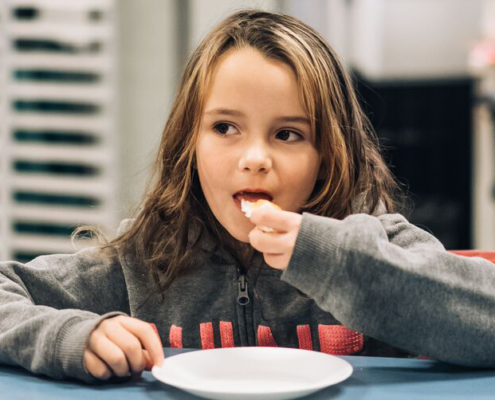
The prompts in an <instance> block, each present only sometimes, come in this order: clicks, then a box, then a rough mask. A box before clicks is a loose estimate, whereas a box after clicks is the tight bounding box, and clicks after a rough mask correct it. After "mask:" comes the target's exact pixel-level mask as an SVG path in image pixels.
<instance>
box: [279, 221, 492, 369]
mask: <svg viewBox="0 0 495 400" xmlns="http://www.w3.org/2000/svg"><path fill="white" fill-rule="evenodd" d="M282 279H284V280H285V281H287V282H288V283H290V284H291V285H293V286H295V287H296V288H298V289H299V290H301V291H303V292H305V293H306V294H308V295H309V296H311V297H312V298H314V299H315V301H316V302H317V304H318V305H319V306H320V307H321V308H322V309H324V310H326V311H328V312H330V313H332V314H333V315H334V316H335V317H336V318H337V319H338V320H339V321H340V322H341V323H342V324H344V325H345V326H347V327H348V328H350V329H353V330H356V331H359V332H362V333H363V334H365V335H368V336H371V337H374V338H376V339H378V340H381V341H384V342H386V343H389V344H391V345H393V346H396V347H399V348H402V349H404V350H407V351H409V352H411V353H413V354H422V355H427V356H431V357H436V358H438V359H441V360H444V361H447V362H451V363H455V364H460V365H467V366H479V367H494V366H495V312H494V311H495V265H493V264H492V263H491V262H489V261H486V260H483V259H481V258H467V257H462V256H458V255H454V254H451V253H448V252H447V251H445V249H444V248H443V246H442V245H441V243H440V242H439V241H438V240H437V239H435V238H434V237H433V236H432V235H430V234H429V233H427V232H425V231H423V230H421V229H419V228H417V227H415V226H414V225H412V224H410V223H408V221H407V220H406V219H405V218H404V217H402V216H401V215H398V214H384V215H382V216H379V217H374V216H369V215H364V214H358V215H352V216H349V217H347V218H345V219H344V220H342V221H338V220H335V219H331V218H324V217H317V216H314V215H310V214H304V216H303V221H302V224H301V227H300V231H299V234H298V237H297V241H296V246H295V248H294V253H293V255H292V258H291V261H290V263H289V266H288V268H287V269H286V271H285V272H284V273H283V275H282Z"/></svg>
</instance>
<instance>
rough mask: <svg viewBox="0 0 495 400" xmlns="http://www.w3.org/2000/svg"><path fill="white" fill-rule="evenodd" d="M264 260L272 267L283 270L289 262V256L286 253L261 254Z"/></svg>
mask: <svg viewBox="0 0 495 400" xmlns="http://www.w3.org/2000/svg"><path fill="white" fill-rule="evenodd" d="M263 258H264V259H265V262H266V263H267V264H268V265H269V266H270V267H272V268H275V269H280V270H285V269H286V268H287V265H288V264H289V257H287V255H286V254H266V253H265V254H263Z"/></svg>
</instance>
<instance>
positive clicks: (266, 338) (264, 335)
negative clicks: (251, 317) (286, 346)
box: [258, 325, 278, 347]
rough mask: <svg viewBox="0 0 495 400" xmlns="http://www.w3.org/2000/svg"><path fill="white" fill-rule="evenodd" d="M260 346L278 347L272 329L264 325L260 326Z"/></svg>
mask: <svg viewBox="0 0 495 400" xmlns="http://www.w3.org/2000/svg"><path fill="white" fill-rule="evenodd" d="M258 346H261V347H278V346H277V343H276V342H275V338H274V337H273V335H272V330H271V329H270V327H268V326H263V325H259V326H258Z"/></svg>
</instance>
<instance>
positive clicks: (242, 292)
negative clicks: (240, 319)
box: [237, 274, 250, 306]
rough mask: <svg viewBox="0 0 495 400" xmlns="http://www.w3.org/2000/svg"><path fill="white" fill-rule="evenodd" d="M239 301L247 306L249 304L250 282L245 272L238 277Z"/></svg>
mask: <svg viewBox="0 0 495 400" xmlns="http://www.w3.org/2000/svg"><path fill="white" fill-rule="evenodd" d="M237 288H238V293H237V303H238V304H239V305H241V306H245V305H247V304H249V302H250V299H249V292H248V284H247V279H246V275H245V274H241V275H240V276H239V279H237Z"/></svg>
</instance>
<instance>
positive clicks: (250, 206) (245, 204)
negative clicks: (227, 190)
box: [241, 199, 281, 233]
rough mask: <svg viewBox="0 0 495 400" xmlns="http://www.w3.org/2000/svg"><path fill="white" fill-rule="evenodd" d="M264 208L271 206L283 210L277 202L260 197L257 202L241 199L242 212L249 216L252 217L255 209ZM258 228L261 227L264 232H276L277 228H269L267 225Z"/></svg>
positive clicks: (259, 227)
mask: <svg viewBox="0 0 495 400" xmlns="http://www.w3.org/2000/svg"><path fill="white" fill-rule="evenodd" d="M264 208H271V209H273V210H281V208H280V207H279V206H277V205H276V204H275V203H272V202H271V201H268V200H264V199H260V200H258V201H256V202H254V203H253V202H252V201H247V200H244V199H243V200H241V210H242V212H243V213H244V214H245V215H246V217H247V218H251V215H252V213H253V211H254V210H256V209H264ZM258 229H260V230H261V231H263V232H267V233H272V232H275V229H272V228H268V227H266V226H258Z"/></svg>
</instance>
